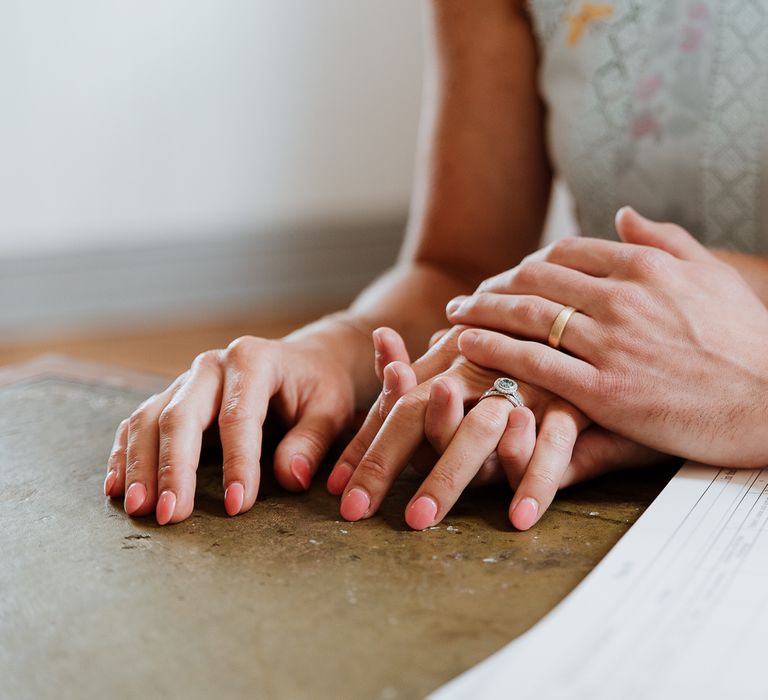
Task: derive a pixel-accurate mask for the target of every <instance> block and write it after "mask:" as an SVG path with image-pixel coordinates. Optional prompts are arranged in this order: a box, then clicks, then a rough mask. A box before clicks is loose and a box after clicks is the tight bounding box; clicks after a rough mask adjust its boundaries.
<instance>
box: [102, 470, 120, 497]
mask: <svg viewBox="0 0 768 700" xmlns="http://www.w3.org/2000/svg"><path fill="white" fill-rule="evenodd" d="M115 479H117V472H116V471H115V470H114V469H111V470H110V471H109V473H108V474H107V478H106V479H104V495H105V496H110V495H111V494H112V487H113V486H114V485H115Z"/></svg>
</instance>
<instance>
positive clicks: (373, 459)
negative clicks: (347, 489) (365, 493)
mask: <svg viewBox="0 0 768 700" xmlns="http://www.w3.org/2000/svg"><path fill="white" fill-rule="evenodd" d="M358 474H359V478H360V482H368V483H370V482H376V483H378V484H387V483H389V481H390V469H389V467H388V466H387V464H386V463H385V462H384V461H383V460H382V459H381V457H380V456H379V455H378V454H377V453H376V452H373V451H369V452H368V453H367V454H366V455H365V456H364V457H363V459H362V461H361V462H360V466H359V467H358V468H357V471H356V472H355V476H358ZM358 483H359V482H358Z"/></svg>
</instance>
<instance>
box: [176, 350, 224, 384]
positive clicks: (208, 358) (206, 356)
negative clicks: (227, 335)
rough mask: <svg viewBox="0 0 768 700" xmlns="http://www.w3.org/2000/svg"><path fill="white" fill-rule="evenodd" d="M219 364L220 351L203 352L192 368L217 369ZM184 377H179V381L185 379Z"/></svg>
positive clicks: (194, 361)
mask: <svg viewBox="0 0 768 700" xmlns="http://www.w3.org/2000/svg"><path fill="white" fill-rule="evenodd" d="M218 364H219V351H218V350H206V351H205V352H201V353H200V354H199V355H198V356H197V357H196V358H195V359H194V360H193V362H192V367H195V368H205V367H216V366H218ZM184 378H185V377H184V375H182V376H181V377H179V379H182V381H183V379H184Z"/></svg>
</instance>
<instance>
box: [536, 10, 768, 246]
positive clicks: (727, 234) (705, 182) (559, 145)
mask: <svg viewBox="0 0 768 700" xmlns="http://www.w3.org/2000/svg"><path fill="white" fill-rule="evenodd" d="M527 8H528V12H529V14H530V16H531V19H532V24H533V28H534V31H535V33H536V37H537V40H538V42H539V46H540V49H541V52H540V55H541V62H540V66H539V85H540V89H541V94H542V97H543V98H544V100H545V102H546V104H547V108H548V109H547V123H546V128H547V140H548V146H549V152H550V155H551V157H552V159H553V163H554V165H555V167H556V169H557V171H558V173H559V174H560V175H561V176H562V177H563V178H564V179H565V180H566V182H567V183H568V186H569V187H570V189H571V192H572V193H573V195H574V200H575V204H576V206H577V209H578V217H579V223H580V228H581V231H582V233H583V234H585V235H590V236H601V237H606V238H608V237H615V230H614V226H613V217H614V214H615V211H616V209H617V208H618V207H620V206H622V205H625V204H632V205H633V206H635V207H636V208H638V209H639V210H641V211H643V212H644V213H646V214H647V215H648V216H650V217H652V218H656V219H660V220H667V221H675V222H677V223H679V224H680V225H682V226H684V227H685V228H687V229H688V230H690V231H691V232H692V233H694V234H695V235H697V236H698V237H699V238H700V239H701V240H702V241H704V242H706V243H707V244H709V245H715V246H720V247H723V246H726V247H734V248H737V249H739V250H742V251H744V252H747V251H752V252H761V251H765V252H766V253H768V195H766V193H767V192H768V155H767V154H768V119H767V118H766V115H767V114H768V69H766V67H767V66H768V2H767V1H766V0H657V1H656V2H650V0H609V1H608V2H604V3H602V2H600V1H599V0H595V1H594V2H585V1H583V0H528V1H527Z"/></svg>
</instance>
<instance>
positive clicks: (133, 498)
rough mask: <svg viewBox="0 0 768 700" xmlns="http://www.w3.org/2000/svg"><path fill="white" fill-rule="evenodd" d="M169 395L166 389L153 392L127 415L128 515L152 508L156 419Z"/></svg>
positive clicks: (155, 459)
mask: <svg viewBox="0 0 768 700" xmlns="http://www.w3.org/2000/svg"><path fill="white" fill-rule="evenodd" d="M170 398H171V395H170V393H168V392H163V393H162V394H158V395H156V396H153V397H151V398H149V399H147V400H146V401H145V402H144V403H143V404H141V406H139V407H138V408H137V409H136V410H135V411H134V412H133V413H132V414H131V417H130V418H129V419H128V439H127V447H126V462H125V500H124V508H125V512H126V513H128V515H133V516H142V515H147V514H149V513H151V512H152V511H153V510H154V508H155V503H156V501H157V455H158V442H159V428H158V425H157V420H158V418H159V417H160V412H161V411H162V410H163V408H165V405H166V404H167V403H168V401H170Z"/></svg>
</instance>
